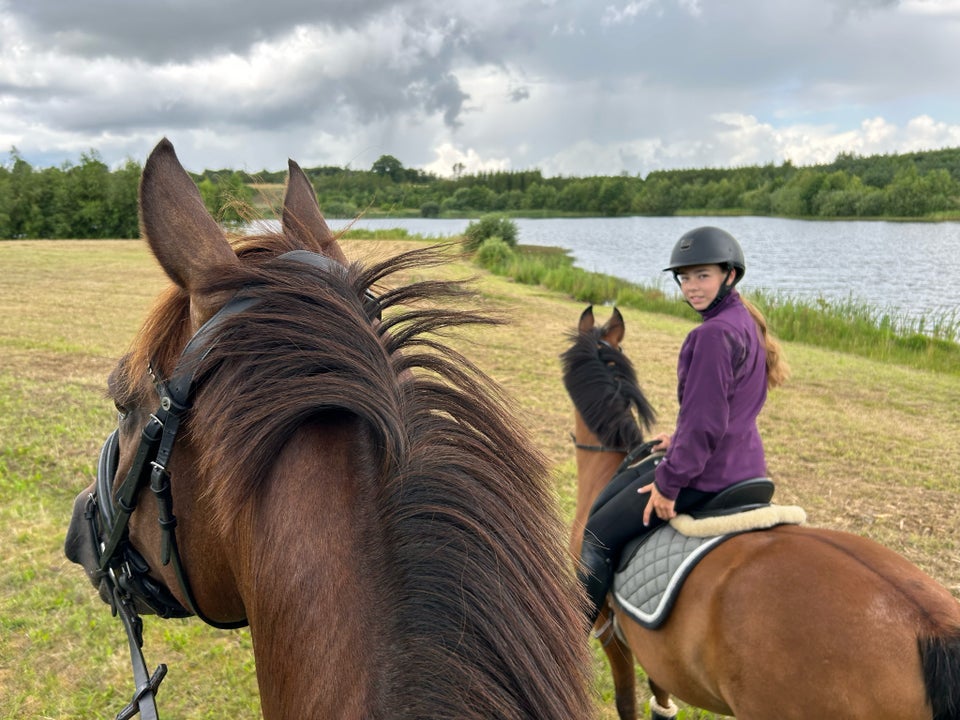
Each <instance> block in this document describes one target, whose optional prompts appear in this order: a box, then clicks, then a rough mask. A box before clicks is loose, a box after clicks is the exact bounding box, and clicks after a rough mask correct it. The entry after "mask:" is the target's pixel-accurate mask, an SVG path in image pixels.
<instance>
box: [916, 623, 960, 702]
mask: <svg viewBox="0 0 960 720" xmlns="http://www.w3.org/2000/svg"><path fill="white" fill-rule="evenodd" d="M917 645H918V646H919V649H920V662H921V663H922V665H923V682H924V684H925V685H926V688H927V701H928V702H929V703H930V707H931V708H932V709H933V720H960V628H957V629H955V630H953V631H952V632H950V633H947V634H945V635H931V636H927V637H920V638H919V639H918V640H917Z"/></svg>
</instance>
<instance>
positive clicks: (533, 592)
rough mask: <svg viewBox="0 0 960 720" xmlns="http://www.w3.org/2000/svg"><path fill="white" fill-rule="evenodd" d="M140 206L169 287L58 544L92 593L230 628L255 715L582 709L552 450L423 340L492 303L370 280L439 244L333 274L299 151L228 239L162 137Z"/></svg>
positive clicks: (421, 259)
mask: <svg viewBox="0 0 960 720" xmlns="http://www.w3.org/2000/svg"><path fill="white" fill-rule="evenodd" d="M140 211H141V225H142V229H143V231H144V234H145V236H146V239H147V241H148V242H149V246H150V248H151V250H152V251H153V253H154V255H155V256H156V258H157V260H158V261H159V263H160V265H161V266H162V267H163V269H164V270H165V271H166V273H167V275H169V277H170V278H171V280H173V282H174V286H173V287H171V289H170V290H169V291H168V292H167V293H166V294H165V295H164V296H163V297H162V298H161V299H160V300H159V301H158V303H157V304H156V305H155V307H154V308H153V310H152V312H151V313H150V315H149V317H148V318H147V320H146V322H145V324H144V326H143V328H142V329H141V331H140V333H139V335H138V336H137V337H136V339H135V341H134V343H133V347H132V350H131V352H130V353H129V354H128V355H127V356H126V357H125V358H124V359H123V360H121V362H120V363H119V365H118V366H117V368H116V370H115V371H114V373H113V374H112V375H111V378H110V382H109V392H110V394H111V396H112V398H113V400H114V401H115V403H116V405H117V407H118V409H119V411H120V421H119V431H118V433H115V435H113V436H111V438H110V439H109V440H108V442H107V444H106V445H105V446H104V451H103V453H102V455H101V471H102V472H98V477H100V478H101V482H102V483H104V484H105V487H100V484H101V483H100V482H98V483H95V485H94V486H93V487H91V488H88V489H87V490H85V491H84V492H83V493H81V495H80V496H79V497H78V499H77V502H76V506H75V511H74V517H73V520H72V522H71V526H70V529H69V532H68V536H67V540H66V553H67V555H68V557H69V558H70V559H72V560H74V561H76V562H79V563H81V564H83V565H84V567H85V569H86V570H87V572H88V574H89V576H90V578H91V579H92V580H93V582H94V584H95V585H97V586H99V587H100V588H101V590H102V594H103V595H104V596H105V599H107V600H111V601H113V602H114V603H115V604H116V603H118V602H119V604H120V605H121V606H126V605H130V606H132V607H134V608H135V610H136V611H137V612H157V613H159V614H163V615H174V616H177V615H181V616H182V615H187V614H196V615H198V616H199V617H201V618H202V619H204V620H206V621H207V622H209V623H211V624H213V625H215V626H218V627H236V626H239V625H243V624H246V623H248V624H249V627H250V633H251V637H252V640H253V647H254V655H255V658H256V668H257V678H258V683H259V686H260V694H261V707H262V711H263V715H264V717H265V718H268V719H271V720H275V719H277V718H356V719H360V718H363V719H370V718H374V719H375V718H384V719H391V720H392V719H393V718H476V719H477V720H479V719H480V718H483V719H487V718H494V717H496V718H516V719H520V718H526V719H532V718H555V719H556V720H569V718H577V717H586V716H588V715H590V710H591V708H592V698H591V696H590V694H589V691H588V686H587V678H586V670H585V668H586V667H587V658H586V649H585V648H584V647H583V645H584V643H583V638H582V634H581V631H580V628H581V626H582V621H581V620H580V614H579V613H580V609H579V606H578V605H579V598H580V596H579V594H578V592H577V589H576V588H575V586H574V583H573V581H572V578H570V573H569V571H568V568H569V564H568V561H567V559H566V557H565V554H564V552H563V548H562V546H560V547H558V543H557V538H558V537H560V533H561V532H562V528H561V525H560V523H559V520H558V514H557V513H556V508H555V503H554V501H553V499H552V495H551V493H550V490H549V487H548V485H547V473H546V470H545V462H544V460H543V458H542V456H541V455H540V454H539V453H538V452H537V451H536V450H535V449H534V448H533V447H532V445H531V444H530V441H529V439H528V437H527V435H526V434H525V433H524V431H523V430H522V429H521V428H520V427H519V426H518V424H517V422H516V421H515V420H514V419H513V418H512V416H511V414H510V412H509V410H508V409H507V407H506V404H505V401H504V397H503V396H502V395H501V394H500V393H499V392H498V391H497V390H496V388H495V386H493V385H492V384H491V382H490V381H489V380H488V379H487V378H486V377H485V376H484V375H483V374H482V373H481V372H480V371H479V370H477V369H476V368H475V367H474V366H473V365H472V364H471V363H470V362H469V361H467V360H466V359H465V358H464V357H462V356H461V355H459V354H458V353H457V352H455V351H453V350H452V349H450V348H449V347H448V346H446V345H445V344H442V343H440V342H439V341H438V340H436V339H435V338H434V336H433V332H434V331H436V330H443V329H445V328H448V327H450V326H456V325H462V324H464V323H478V322H488V321H487V319H486V318H485V317H483V316H481V315H478V314H476V313H473V312H471V311H466V310H462V309H461V310H450V309H442V308H438V307H436V303H430V302H429V301H430V300H431V299H433V300H436V299H437V298H439V299H448V300H449V299H455V298H456V297H459V296H461V295H465V294H466V293H467V289H466V288H464V287H462V286H460V285H457V284H446V283H440V282H431V281H423V282H417V283H413V284H409V285H405V286H403V285H401V286H399V287H396V288H393V289H390V290H385V291H383V292H382V293H380V294H379V296H375V295H373V293H372V292H371V290H370V288H371V286H374V285H376V286H377V287H380V286H381V285H382V283H383V281H384V279H385V278H387V277H388V276H389V275H390V274H391V273H394V272H397V271H408V270H417V272H421V270H420V268H421V267H422V266H424V264H427V265H429V263H436V262H440V261H442V259H443V253H441V252H439V251H423V250H419V251H414V252H411V253H406V254H402V255H399V256H398V257H396V258H393V259H391V260H388V261H385V262H383V263H380V264H377V265H374V266H372V267H368V268H364V267H361V266H360V265H359V264H348V263H347V262H346V260H345V258H344V255H343V252H342V251H341V249H340V247H339V245H338V243H337V241H336V240H335V238H334V237H333V236H332V235H331V233H330V230H329V228H328V227H327V225H326V223H325V222H324V219H323V217H322V215H321V213H320V209H319V207H318V205H317V201H316V196H315V194H314V192H313V188H312V187H311V185H310V182H309V180H308V179H307V177H306V176H305V175H304V173H303V172H302V171H301V170H300V168H299V167H298V166H297V165H296V164H295V163H293V162H292V161H291V163H290V176H289V182H288V188H287V193H286V199H285V203H284V209H283V219H282V230H281V231H280V232H278V233H276V234H265V235H260V236H256V237H248V238H243V239H240V240H238V241H236V242H235V243H234V244H233V245H231V243H230V242H228V240H227V238H226V237H225V235H224V233H223V231H222V230H221V228H220V227H219V226H218V224H217V223H216V222H215V221H214V220H213V219H212V218H211V216H210V215H209V214H208V213H207V211H206V210H205V208H204V206H203V203H202V201H201V198H200V195H199V193H198V191H197V187H196V185H195V184H194V183H193V182H192V181H191V179H190V177H189V176H188V175H187V174H186V172H185V171H184V170H183V168H182V167H181V165H180V163H179V161H178V160H177V158H176V155H175V153H174V150H173V147H172V146H171V145H170V143H168V142H167V141H166V140H164V141H162V142H161V143H160V144H159V145H158V146H157V147H156V149H155V150H154V151H153V153H152V154H151V155H150V157H149V159H148V161H147V163H146V164H145V167H144V171H143V178H142V181H141V188H140ZM458 307H462V306H460V305H458ZM191 338H192V339H191ZM177 426H179V429H180V432H179V434H177V432H176V430H177ZM174 438H175V442H174ZM141 475H145V476H147V477H148V482H147V483H145V482H142V481H138V480H137V478H138V477H139V476H141ZM131 477H133V480H132V481H131V483H132V484H131V485H128V484H127V481H128V480H130V478H131ZM147 485H149V489H148V487H147ZM131 488H133V489H131ZM151 491H152V493H151ZM151 495H155V496H156V503H157V506H158V507H159V515H160V523H158V522H157V514H155V513H154V512H151V511H150V509H149V508H146V509H144V508H142V507H140V508H139V509H138V502H137V501H138V500H139V501H140V502H139V505H142V504H143V503H144V502H147V501H148V500H149V498H150V496H151ZM149 504H150V505H153V504H154V500H149ZM174 510H176V514H175V515H174V513H173V511H174ZM118 528H119V529H118ZM118 558H119V559H118ZM138 563H139V566H140V570H139V571H136V568H135V571H134V572H130V573H128V574H126V575H123V574H122V573H124V572H126V570H127V565H134V566H137V565H138ZM118 587H119V590H118ZM118 597H119V601H118V600H117V598H118ZM124 617H126V616H124ZM531 618H540V619H541V620H544V619H545V621H542V622H537V623H534V622H532V621H531V620H530V619H531ZM135 665H136V663H135ZM157 682H159V679H155V681H154V682H153V684H152V685H150V687H143V684H142V683H138V696H140V699H141V700H142V696H143V695H149V694H150V693H151V692H152V691H153V690H155V687H156V683H157ZM137 699H138V698H135V702H136V701H137ZM128 710H129V708H128ZM127 716H129V715H127Z"/></svg>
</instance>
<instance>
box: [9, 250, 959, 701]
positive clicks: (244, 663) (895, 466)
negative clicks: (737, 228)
mask: <svg viewBox="0 0 960 720" xmlns="http://www.w3.org/2000/svg"><path fill="white" fill-rule="evenodd" d="M414 242H416V241H405V242H404V243H391V242H388V241H350V242H348V243H346V250H347V254H348V255H349V256H351V257H355V258H367V257H371V258H376V257H382V256H383V255H384V254H388V253H392V252H394V251H396V250H397V249H399V248H400V247H401V246H402V245H409V244H410V243H414ZM0 268H2V271H3V272H2V276H0V277H2V279H0V443H2V444H0V524H2V527H3V533H4V534H3V537H4V539H5V545H6V548H7V550H6V552H4V553H3V555H2V559H0V718H24V719H26V718H30V719H35V718H84V719H85V718H93V717H112V716H113V713H115V712H117V711H118V710H119V708H120V707H121V706H122V705H124V704H125V703H126V702H127V701H128V700H129V696H130V693H131V692H132V689H133V687H132V680H131V678H130V670H129V664H128V662H129V661H128V652H127V649H126V641H125V637H124V635H123V632H122V629H121V626H120V622H119V621H118V620H117V619H115V618H113V617H111V616H110V613H109V611H108V609H107V607H106V606H105V605H103V604H102V603H101V602H100V600H99V599H98V598H97V597H96V595H95V593H94V591H93V588H92V587H91V586H90V585H89V584H88V582H87V581H86V578H85V577H84V576H83V573H82V571H81V570H80V569H79V568H78V567H76V566H74V565H72V564H70V563H69V562H68V561H67V560H66V559H65V558H64V557H63V552H62V546H63V539H64V534H65V531H66V527H67V523H68V521H69V517H70V512H71V508H72V504H73V499H74V497H75V495H76V493H77V492H79V491H80V490H81V489H82V488H83V487H85V486H86V485H87V484H88V483H89V482H90V481H91V479H92V477H93V474H94V472H95V461H96V457H97V452H98V450H99V446H100V443H101V442H102V440H103V438H104V437H105V436H106V434H107V433H108V432H109V430H110V429H111V427H112V426H113V425H114V424H115V422H116V418H115V415H114V410H113V408H112V405H111V404H110V402H108V401H107V400H106V399H105V397H104V386H105V379H106V376H107V374H108V373H109V371H110V370H111V368H112V367H113V363H114V362H115V359H116V358H117V357H118V356H119V355H121V354H122V353H123V352H124V351H125V350H126V348H127V343H129V342H130V340H131V339H132V337H133V334H134V332H135V331H136V329H137V327H138V325H139V322H140V320H141V319H142V317H143V316H144V314H145V311H146V309H147V307H148V305H149V303H150V302H151V300H152V298H153V297H154V296H155V294H156V293H157V292H158V291H159V290H160V289H161V288H162V287H164V286H165V285H166V279H165V278H164V277H163V275H162V273H161V272H160V270H159V269H158V267H157V266H156V264H155V262H154V261H153V259H152V257H151V256H150V254H149V252H148V251H147V250H146V247H145V245H144V244H143V243H141V242H140V241H56V242H53V241H14V242H4V243H0ZM439 272H441V273H442V274H445V275H451V276H457V277H464V276H467V275H474V274H476V275H477V281H476V284H477V287H478V289H480V290H481V291H482V297H481V301H482V304H483V305H484V306H485V307H486V308H487V309H489V310H490V311H492V312H495V313H497V314H500V315H503V316H505V317H507V318H508V319H509V320H510V321H511V322H510V324H509V325H507V326H505V327H499V328H486V329H472V330H470V331H469V333H467V334H463V335H459V336H457V337H456V338H455V339H454V340H452V343H453V344H454V345H456V346H457V347H458V348H460V349H462V350H463V351H464V352H465V354H467V355H469V356H470V357H472V358H474V359H475V360H476V361H477V362H478V364H479V365H480V366H481V367H483V368H484V369H486V370H487V372H488V373H489V374H490V375H492V376H493V377H494V378H495V379H496V380H498V381H499V382H500V383H502V384H503V385H504V386H505V387H506V389H507V391H508V392H509V393H510V395H511V396H512V397H513V398H514V399H515V401H516V409H517V412H518V413H519V414H520V415H521V417H522V418H523V419H524V422H525V425H526V426H527V427H528V428H529V430H530V432H531V434H532V436H533V439H534V440H535V442H536V443H538V444H539V445H540V447H541V448H542V449H543V451H544V452H545V453H546V455H547V457H548V458H549V459H550V461H551V463H552V466H553V475H554V478H555V481H556V491H557V496H558V499H559V502H560V504H561V507H562V509H563V512H565V513H567V514H568V515H570V514H571V513H572V509H573V508H572V503H573V489H574V484H575V479H576V474H575V467H574V462H573V451H572V448H571V446H570V441H569V432H570V430H571V429H572V411H571V409H570V404H569V401H568V399H567V397H566V393H565V392H564V390H563V387H562V385H561V382H560V371H559V362H558V355H559V353H560V352H561V351H562V350H563V349H564V348H565V347H566V341H565V338H564V334H565V333H566V332H567V331H568V330H570V329H572V328H573V326H574V324H575V323H576V320H577V318H578V317H579V315H580V312H581V311H582V310H583V307H584V303H582V302H574V301H571V300H569V299H567V298H565V297H563V296H561V295H560V294H558V293H555V292H551V291H546V290H543V289H540V288H537V287H534V286H528V285H521V284H517V283H514V282H512V281H510V280H508V279H506V278H503V277H497V276H493V275H489V274H485V273H483V272H482V271H479V270H477V269H476V268H475V267H472V266H468V265H465V264H461V263H456V262H455V263H453V264H451V265H450V266H449V267H446V268H443V269H441V270H440V271H439ZM596 312H597V316H598V319H600V320H603V319H605V318H606V316H607V313H608V309H606V308H598V309H597V310H596ZM624 315H625V319H626V324H627V338H626V343H625V349H626V352H627V353H628V354H629V355H630V356H631V357H632V359H633V360H634V362H635V364H636V366H637V371H638V374H639V376H640V378H641V380H642V383H643V385H644V388H645V390H646V391H647V393H648V395H649V396H650V397H651V398H652V400H653V402H654V405H655V406H656V407H657V409H658V410H659V413H660V424H659V427H658V428H657V430H658V431H660V430H662V431H667V432H669V431H670V430H671V429H672V423H673V417H674V414H675V412H676V400H675V362H676V356H677V352H678V350H679V347H680V343H681V342H682V340H683V338H684V336H685V335H686V333H687V332H688V331H689V329H690V327H691V325H690V324H689V322H687V321H685V320H682V319H678V318H675V317H669V316H665V315H658V314H653V313H644V312H640V311H635V310H631V309H626V310H624ZM774 330H776V328H774ZM786 352H787V355H788V358H789V360H790V363H791V365H792V367H793V371H794V374H793V378H792V380H791V381H790V383H789V384H788V386H787V387H785V388H783V389H781V390H778V391H776V392H774V393H773V394H772V396H771V398H770V400H769V402H768V405H767V407H766V409H765V410H764V413H763V415H762V416H761V432H762V433H763V436H764V438H765V442H766V445H767V451H768V460H769V465H770V471H771V474H772V476H773V477H774V479H775V480H776V482H777V485H778V494H777V499H778V501H779V502H781V503H784V504H792V503H795V504H799V505H802V506H804V507H805V508H806V510H807V513H808V517H809V522H810V523H811V524H813V525H818V526H824V527H832V528H839V529H843V530H849V531H851V532H855V533H859V534H863V535H867V536H869V537H872V538H874V539H876V540H878V541H880V542H881V543H883V544H885V545H887V546H888V547H891V548H893V549H894V550H896V551H897V552H900V553H902V554H903V555H905V556H906V557H907V558H908V559H909V560H911V561H912V562H914V563H916V564H917V565H919V566H920V567H921V568H923V569H924V570H926V571H927V572H928V573H930V574H931V575H932V576H933V577H935V578H937V579H938V580H939V581H940V582H942V583H943V584H945V585H946V586H947V587H949V588H950V589H951V591H952V592H953V593H954V595H955V596H957V597H960V545H958V540H957V538H958V537H960V411H958V409H957V408H958V407H960V379H958V377H957V376H956V375H952V374H948V373H935V372H931V371H921V370H916V369H910V368H905V367H900V366H896V365H890V364H883V363H880V362H877V361H871V360H866V359H863V358H858V357H853V356H849V355H844V354H840V353H836V352H830V351H824V350H820V349H816V348H812V347H809V346H805V345H800V344H794V343H787V344H786ZM558 540H559V541H561V542H562V541H564V540H565V539H558ZM818 582H829V578H825V579H818ZM145 624H146V631H145V638H146V640H145V649H144V651H145V655H146V657H147V662H148V663H150V664H151V665H156V664H157V663H159V662H165V663H167V664H168V665H169V666H170V672H169V675H168V676H167V679H166V680H165V681H164V684H163V686H162V687H161V690H160V694H159V698H158V702H159V705H160V711H161V716H162V717H163V718H165V720H177V719H182V720H187V719H190V720H194V719H200V718H224V717H230V718H238V719H244V718H257V717H259V704H258V700H257V688H256V679H255V676H254V663H253V654H252V650H251V647H250V640H249V635H248V634H247V632H246V631H242V630H241V631H229V632H228V631H218V630H214V629H212V628H208V627H206V626H205V625H203V624H202V623H200V622H199V621H197V620H193V619H191V620H184V621H160V620H157V619H154V618H147V619H146V620H145ZM331 631H332V632H333V631H335V629H334V628H331ZM596 669H597V680H596V691H597V698H598V699H597V703H598V714H599V716H600V717H601V718H613V717H614V713H613V710H612V706H611V702H610V694H611V692H612V688H611V685H610V682H609V680H608V679H607V677H606V675H605V673H604V669H603V660H602V659H601V655H600V654H599V652H598V653H597V654H596ZM681 717H684V718H695V717H704V718H708V717H712V716H711V715H708V714H703V713H699V712H697V711H695V710H692V709H685V710H683V711H682V714H681Z"/></svg>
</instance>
